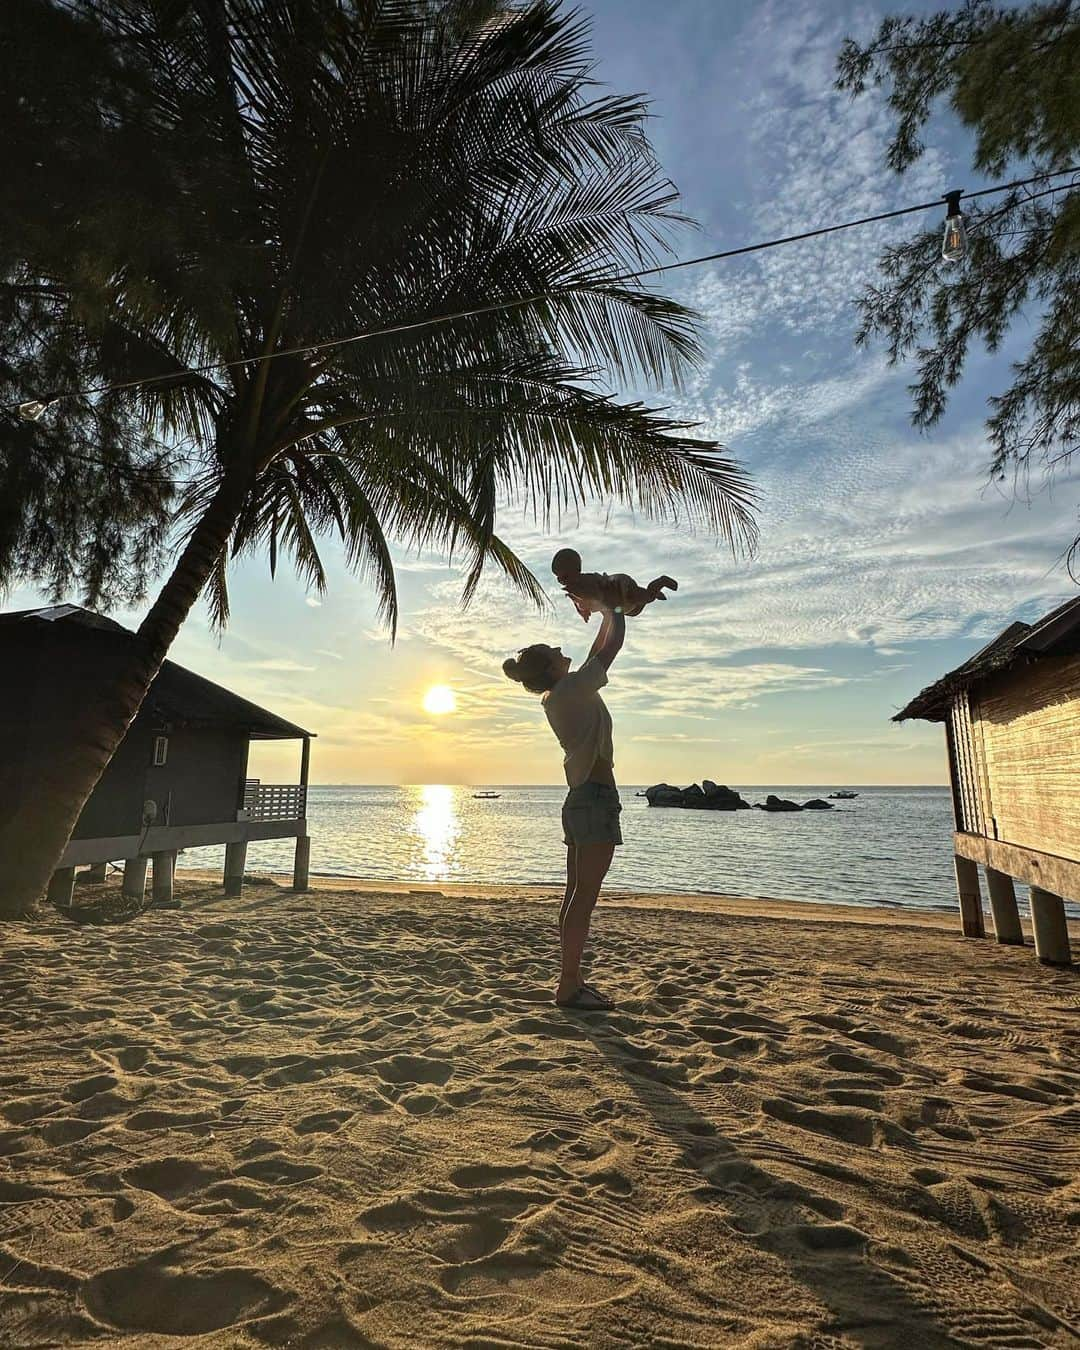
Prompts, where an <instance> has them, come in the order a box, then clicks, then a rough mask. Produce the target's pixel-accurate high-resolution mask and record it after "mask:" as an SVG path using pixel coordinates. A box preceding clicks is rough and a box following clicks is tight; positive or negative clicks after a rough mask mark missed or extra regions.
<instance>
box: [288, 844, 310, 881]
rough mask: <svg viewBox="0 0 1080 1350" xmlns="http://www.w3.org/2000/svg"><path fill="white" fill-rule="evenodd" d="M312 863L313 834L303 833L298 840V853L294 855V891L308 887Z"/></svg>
mask: <svg viewBox="0 0 1080 1350" xmlns="http://www.w3.org/2000/svg"><path fill="white" fill-rule="evenodd" d="M310 864H311V836H310V835H308V834H301V835H299V836H298V838H297V840H296V853H295V854H294V855H293V873H292V888H293V890H294V891H306V890H307V889H308V868H309V866H310Z"/></svg>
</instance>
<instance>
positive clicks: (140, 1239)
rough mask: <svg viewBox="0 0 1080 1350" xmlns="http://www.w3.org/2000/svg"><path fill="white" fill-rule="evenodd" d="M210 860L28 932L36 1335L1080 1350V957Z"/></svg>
mask: <svg viewBox="0 0 1080 1350" xmlns="http://www.w3.org/2000/svg"><path fill="white" fill-rule="evenodd" d="M345 884H346V883H340V882H339V883H323V884H322V885H320V886H319V887H318V888H317V889H316V890H315V891H314V892H313V893H312V894H310V895H307V896H296V895H293V894H291V893H289V892H288V891H287V890H285V889H283V888H282V887H281V886H279V885H277V884H275V883H273V882H269V881H263V882H262V883H261V884H249V886H248V888H247V890H246V892H245V895H244V897H243V898H242V899H241V900H239V901H230V900H226V899H225V898H224V897H223V896H222V895H221V893H220V891H219V890H217V889H215V888H214V887H212V886H211V885H209V884H208V883H207V882H206V881H204V880H201V879H199V878H192V877H188V878H185V879H183V880H181V881H180V882H179V884H178V888H177V891H178V895H179V896H180V897H181V898H182V900H183V904H184V908H183V910H181V911H179V912H175V913H152V914H148V915H146V916H144V917H143V918H141V919H140V920H138V921H136V922H134V923H132V924H129V925H126V926H122V927H119V928H113V929H108V928H106V929H93V928H84V929H75V928H74V927H72V926H71V925H70V924H68V923H66V922H63V921H61V920H59V919H57V920H44V921H42V922H40V923H37V924H32V925H29V926H21V927H17V928H16V927H11V928H9V929H8V930H6V931H5V932H4V934H3V942H4V951H3V966H2V971H0V1009H2V1012H0V1026H2V1027H3V1038H2V1041H0V1047H2V1048H0V1344H2V1345H6V1346H18V1347H31V1346H46V1345H49V1346H53V1345H81V1344H101V1345H139V1346H148V1347H151V1346H174V1345H180V1344H191V1343H197V1344H202V1345H208V1346H230V1347H231V1346H244V1345H258V1344H262V1345H267V1344H269V1345H290V1346H301V1347H352V1346H356V1347H361V1346H387V1347H406V1346H417V1345H419V1346H426V1345H433V1346H442V1345H447V1346H450V1345H456V1346H462V1345H469V1346H499V1347H510V1346H514V1347H523V1348H524V1347H528V1348H529V1350H533V1348H536V1347H581V1346H589V1347H592V1348H600V1347H637V1346H642V1347H645V1346H648V1347H653V1346H662V1347H683V1346H744V1347H754V1350H766V1348H769V1350H772V1348H774V1347H775V1348H776V1350H780V1347H804V1348H805V1350H810V1347H814V1350H826V1348H828V1350H839V1348H840V1347H858V1346H878V1347H896V1346H904V1347H937V1346H941V1347H944V1346H957V1345H959V1346H980V1347H1004V1346H1010V1347H1038V1346H1053V1347H1066V1346H1074V1345H1076V1344H1077V1343H1078V1339H1080V1263H1078V1262H1077V1259H1076V1253H1077V1248H1078V1244H1080V1016H1078V1013H1080V976H1078V975H1077V973H1076V972H1075V971H1053V970H1049V969H1045V968H1042V967H1040V966H1039V965H1038V964H1037V963H1036V962H1035V960H1034V957H1033V954H1032V952H1031V949H1030V947H1029V948H1027V949H1026V950H1018V949H1016V948H1004V947H997V946H996V945H995V944H994V943H992V942H964V941H962V940H961V939H959V938H958V936H957V935H956V929H955V920H954V918H953V916H952V915H951V914H950V915H943V916H941V918H940V919H939V918H937V917H936V916H933V915H925V914H923V915H906V914H905V915H900V914H898V913H897V912H896V911H894V910H866V911H861V910H860V911H854V910H827V909H824V908H822V909H819V908H818V907H812V906H806V905H795V904H789V905H779V904H775V903H769V904H764V903H762V902H755V901H750V900H741V901H738V900H730V901H729V900H724V899H722V898H697V899H695V900H693V901H688V900H687V899H686V898H682V899H675V898H666V899H665V898H663V897H629V896H620V895H615V896H612V897H610V898H606V899H604V900H603V901H602V902H601V907H600V910H599V911H598V914H597V918H596V922H595V925H594V932H595V936H596V941H595V944H594V947H593V951H594V953H595V962H596V965H595V970H596V972H597V975H598V976H599V974H600V972H602V973H603V984H604V987H605V988H607V989H609V990H610V992H611V993H612V994H613V995H614V996H615V997H616V998H617V999H618V1001H619V1008H618V1010H617V1011H616V1012H615V1013H613V1014H611V1015H609V1016H604V1015H603V1014H599V1013H593V1014H584V1015H583V1014H567V1013H564V1012H561V1011H559V1010H557V1009H556V1008H554V1007H553V1005H552V1004H551V1002H550V994H551V979H552V969H553V965H552V962H553V951H554V941H555V909H554V904H553V899H554V897H553V895H552V893H551V892H541V891H535V892H525V891H516V892H515V891H514V890H512V889H510V888H504V889H503V890H502V892H494V891H476V890H470V889H469V888H467V887H458V888H453V889H452V890H451V889H443V890H441V891H440V890H433V889H428V890H425V889H423V888H416V887H408V886H399V887H389V886H379V887H378V888H374V887H372V888H368V889H366V890H360V889H353V890H346V889H343V886H344V885H345Z"/></svg>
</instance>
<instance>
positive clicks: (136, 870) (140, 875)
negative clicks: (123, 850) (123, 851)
mask: <svg viewBox="0 0 1080 1350" xmlns="http://www.w3.org/2000/svg"><path fill="white" fill-rule="evenodd" d="M149 861H150V859H149V858H125V859H124V884H123V886H122V887H121V890H122V891H123V893H124V895H126V896H127V897H128V899H129V900H139V901H141V900H142V898H143V893H144V892H145V890H146V864H147V863H148V862H149Z"/></svg>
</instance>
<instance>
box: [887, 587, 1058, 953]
mask: <svg viewBox="0 0 1080 1350" xmlns="http://www.w3.org/2000/svg"><path fill="white" fill-rule="evenodd" d="M916 717H917V718H923V719H925V720H926V721H929V722H941V723H943V724H944V727H945V737H946V746H947V750H948V757H949V779H950V782H951V784H952V795H953V812H954V816H955V822H956V833H955V835H954V849H955V862H956V887H957V891H958V893H959V897H960V918H961V923H962V925H963V931H964V936H965V937H983V936H985V929H984V921H983V909H982V897H981V894H980V890H979V867H980V866H981V867H983V868H984V869H985V872H986V885H987V890H988V891H989V899H990V912H991V915H992V917H993V924H994V933H995V936H996V937H997V940H998V942H1006V943H1022V942H1023V941H1024V934H1023V929H1022V927H1021V924H1020V916H1019V913H1018V910H1017V904H1016V894H1015V889H1014V885H1013V882H1014V880H1018V881H1022V882H1025V883H1026V884H1027V885H1028V886H1030V888H1031V923H1032V928H1033V930H1034V934H1035V951H1036V954H1037V956H1038V958H1039V960H1040V961H1042V962H1043V963H1044V964H1046V965H1053V966H1067V965H1069V964H1071V960H1072V955H1071V950H1070V943H1069V928H1068V921H1067V917H1066V909H1065V902H1066V901H1074V902H1080V597H1078V598H1077V599H1074V600H1070V601H1068V602H1067V603H1066V604H1064V605H1061V606H1060V607H1059V608H1058V609H1055V610H1053V611H1052V612H1051V613H1049V614H1047V615H1045V616H1044V617H1043V618H1042V619H1040V620H1039V621H1038V622H1037V623H1035V624H1026V623H1013V624H1010V625H1009V627H1008V628H1006V629H1005V630H1004V632H1002V633H1000V634H999V635H998V636H997V637H996V638H994V640H993V642H991V643H989V644H988V645H987V646H985V647H984V648H983V649H982V650H981V651H979V652H976V654H975V655H974V656H973V657H971V659H970V660H968V661H965V662H964V664H963V665H962V666H960V667H959V668H958V669H957V670H954V671H951V672H950V673H949V674H948V675H945V676H943V677H942V678H941V679H940V680H938V681H937V682H936V683H935V684H932V685H930V686H929V687H928V688H926V689H924V690H923V691H922V693H921V694H919V695H918V696H917V697H916V698H914V699H912V701H911V702H910V703H909V704H908V705H907V707H906V708H904V709H903V710H902V711H901V712H899V713H897V715H896V717H895V718H894V719H893V720H894V721H897V722H902V721H904V720H905V719H907V718H916Z"/></svg>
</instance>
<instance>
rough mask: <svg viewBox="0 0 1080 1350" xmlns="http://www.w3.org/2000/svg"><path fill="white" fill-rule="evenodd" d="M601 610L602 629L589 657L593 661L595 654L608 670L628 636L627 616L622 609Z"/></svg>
mask: <svg viewBox="0 0 1080 1350" xmlns="http://www.w3.org/2000/svg"><path fill="white" fill-rule="evenodd" d="M600 612H601V614H602V615H603V619H602V621H601V624H600V631H599V632H598V633H597V635H596V640H595V641H594V642H593V645H592V650H591V651H590V652H589V656H588V659H589V660H590V661H591V660H592V658H593V657H594V656H595V657H596V659H597V660H598V661H599V662H601V664H602V665H603V667H604V669H605V670H608V669H610V667H611V663H612V661H614V660H615V658H616V657H617V656H618V654H619V651H620V649H621V648H622V645H623V639H624V638H625V637H626V616H625V615H624V614H623V613H622V611H621V610H620V611H619V612H618V613H616V612H615V611H614V610H611V609H604V610H601V611H600Z"/></svg>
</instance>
